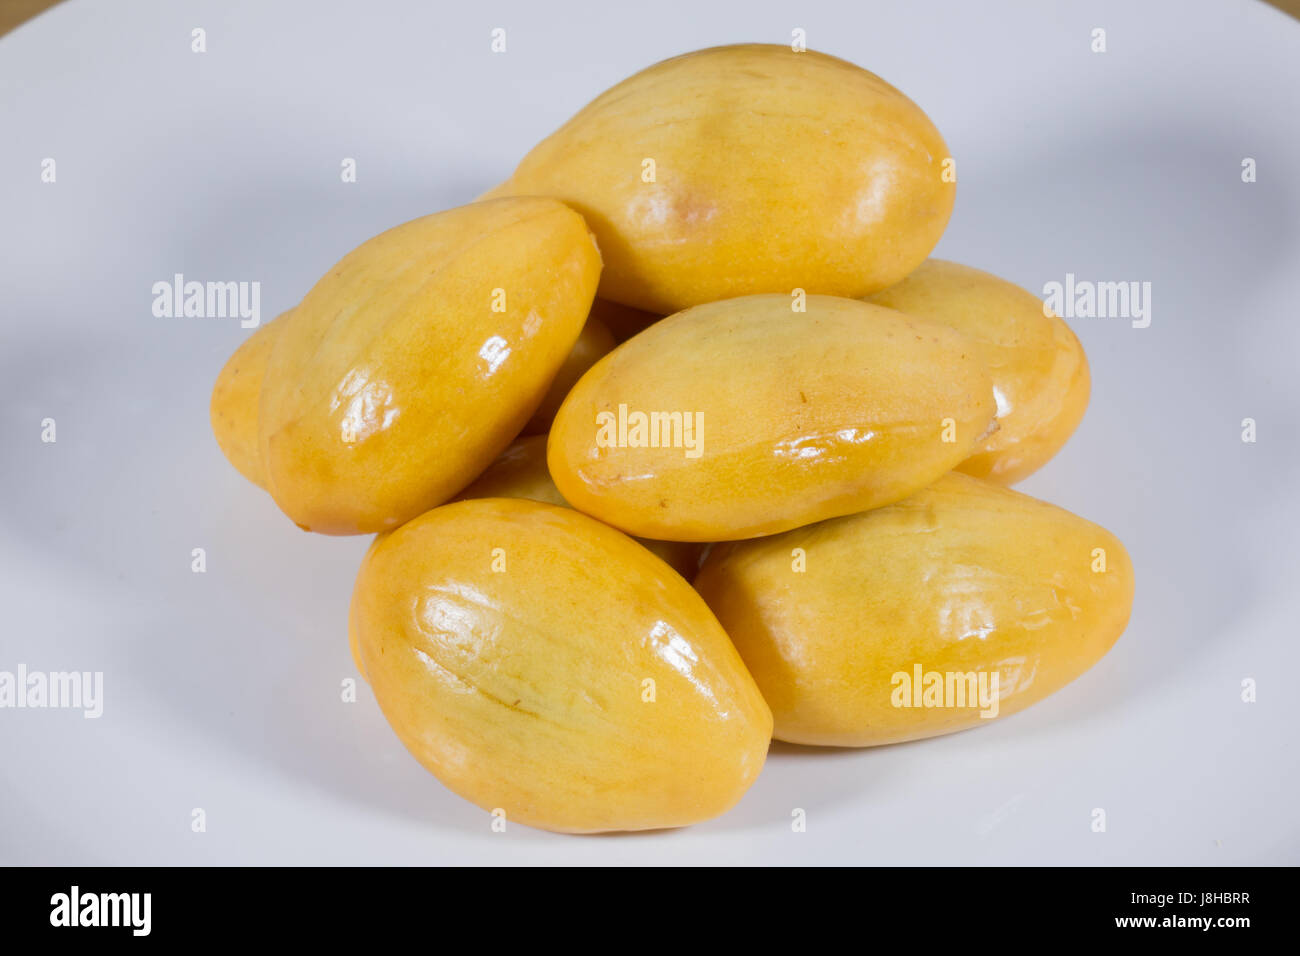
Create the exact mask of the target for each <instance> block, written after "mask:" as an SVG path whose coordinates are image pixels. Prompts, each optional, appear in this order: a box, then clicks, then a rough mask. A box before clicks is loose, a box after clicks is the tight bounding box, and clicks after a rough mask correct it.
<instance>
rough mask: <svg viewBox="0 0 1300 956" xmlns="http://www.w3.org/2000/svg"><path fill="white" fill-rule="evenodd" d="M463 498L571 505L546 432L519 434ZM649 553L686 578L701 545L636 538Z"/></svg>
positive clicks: (693, 568)
mask: <svg viewBox="0 0 1300 956" xmlns="http://www.w3.org/2000/svg"><path fill="white" fill-rule="evenodd" d="M457 497H458V498H459V499H464V498H530V499H532V500H533V501H544V502H546V504H549V505H559V506H560V507H562V508H568V507H570V505H569V503H568V502H567V501H565V500H564V496H563V495H562V494H560V489H558V488H556V487H555V482H554V481H552V480H551V473H550V472H549V471H547V470H546V436H545V435H530V436H529V437H527V438H520V439H518V440H517V441H515V442H514V443H513V444H512V445H511V446H510V447H509V448H507V449H506V450H505V451H503V452H502V453H501V457H500V458H498V459H497V460H496V461H494V462H493V463H492V464H491V465H490V466H489V467H488V469H487V471H485V472H483V474H481V475H479V476H478V478H477V479H475V481H474V483H473V484H472V485H470V486H469V487H468V488H466V489H465V490H464V491H462V492H461V493H460V494H459V495H458V496H457ZM636 540H637V541H639V542H640V543H641V544H643V545H644V546H645V547H646V548H648V549H649V550H650V551H651V552H652V553H654V554H656V555H658V556H659V557H660V558H661V559H662V560H663V561H664V562H665V563H666V564H667V565H668V566H669V567H671V568H672V569H673V570H674V571H676V572H677V573H678V574H680V575H682V576H683V577H684V578H686V579H687V580H690V579H691V578H693V577H694V576H695V572H696V571H698V570H699V560H700V551H701V550H702V548H701V546H700V545H698V544H692V543H690V542H688V541H652V540H648V539H645V538H637V539H636Z"/></svg>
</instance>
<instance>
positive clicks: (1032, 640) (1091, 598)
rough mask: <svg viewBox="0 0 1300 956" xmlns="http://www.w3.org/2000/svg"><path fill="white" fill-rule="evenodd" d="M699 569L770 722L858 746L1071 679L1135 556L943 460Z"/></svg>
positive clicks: (1108, 640)
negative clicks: (860, 504)
mask: <svg viewBox="0 0 1300 956" xmlns="http://www.w3.org/2000/svg"><path fill="white" fill-rule="evenodd" d="M695 586H696V588H697V589H698V590H699V592H700V594H701V595H703V597H704V599H705V600H706V601H708V603H709V606H710V607H711V608H713V611H714V613H715V614H717V615H718V619H719V620H720V621H721V622H722V626H723V627H724V628H726V630H727V633H728V634H730V635H731V638H732V640H733V641H734V642H735V644H736V647H737V649H738V650H739V651H740V654H741V656H742V657H743V658H744V660H745V663H746V665H747V666H748V667H749V669H750V672H751V673H752V674H753V675H754V679H755V680H756V681H757V682H758V686H759V688H760V689H761V690H762V691H763V696H764V697H765V698H766V700H767V702H768V704H769V705H771V707H772V712H773V715H774V716H775V719H776V731H775V733H776V736H777V737H778V738H779V739H781V740H787V741H791V742H793V743H801V744H820V745H827V746H842V747H865V746H874V745H876V744H890V743H896V742H898V741H903V740H914V739H916V738H920V737H931V736H934V735H936V734H945V733H951V732H952V731H956V730H964V729H966V728H969V727H975V726H979V725H980V724H982V723H985V722H987V720H988V719H991V717H992V716H1001V715H1006V714H1009V713H1014V712H1015V711H1018V710H1021V709H1023V708H1025V707H1028V706H1029V705H1030V704H1032V703H1035V702H1036V701H1039V700H1042V699H1043V698H1044V697H1046V696H1047V695H1048V694H1051V693H1052V692H1054V691H1056V690H1059V689H1060V688H1061V687H1063V686H1065V685H1066V684H1068V683H1069V682H1070V681H1072V680H1074V679H1075V678H1076V677H1078V676H1079V675H1080V674H1082V673H1083V672H1084V671H1086V670H1087V669H1088V668H1090V667H1091V666H1092V665H1093V664H1095V663H1096V662H1097V661H1098V660H1100V659H1101V657H1102V655H1104V654H1105V653H1106V651H1108V650H1109V649H1110V647H1111V645H1112V644H1114V643H1115V641H1116V640H1117V639H1118V638H1119V636H1120V634H1121V633H1123V631H1124V627H1125V625H1126V624H1127V623H1128V617H1129V611H1130V608H1131V606H1132V603H1133V566H1132V564H1131V563H1130V561H1129V557H1128V554H1127V553H1126V552H1125V551H1124V546H1123V545H1122V544H1120V542H1119V540H1118V539H1116V538H1115V536H1114V535H1112V534H1111V533H1110V532H1108V531H1106V530H1105V529H1103V528H1099V527H1098V526H1097V525H1095V524H1092V523H1091V522H1088V521H1084V520H1083V519H1082V518H1078V517H1076V516H1075V515H1072V514H1070V513H1069V512H1068V511H1064V510H1062V509H1060V508H1056V507H1054V506H1052V505H1049V504H1047V503H1045V502H1042V501H1038V500H1036V499H1034V498H1030V497H1028V496H1026V495H1022V494H1019V493H1017V492H1014V491H1010V490H1009V489H1006V488H1003V487H1001V486H999V485H994V484H991V483H989V482H985V481H981V480H979V479H977V478H971V477H968V476H966V475H960V474H951V475H947V476H945V477H943V478H941V479H940V480H939V481H937V482H935V483H934V484H933V485H931V486H930V487H929V488H927V489H925V490H924V491H921V492H919V493H917V494H915V495H912V496H911V497H910V498H907V499H906V500H904V501H901V502H899V503H898V504H895V505H891V506H890V507H888V508H881V509H879V510H876V511H869V512H865V513H863V514H857V515H851V516H849V517H845V518H837V519H834V520H831V521H825V522H822V523H820V524H815V525H811V526H809V527H806V528H799V529H798V530H795V531H790V532H787V533H785V534H781V535H776V536H774V537H770V538H762V539H759V540H755V541H743V542H738V543H733V544H725V545H718V546H715V547H714V548H713V550H712V552H711V553H710V554H709V557H708V558H707V559H706V560H705V562H704V567H703V568H702V569H701V571H700V574H699V576H698V578H697V579H696V581H695ZM931 675H940V678H939V679H940V680H941V681H942V688H941V690H938V691H936V690H935V685H934V684H933V682H934V680H935V678H934V677H932V676H931ZM958 675H960V676H958ZM967 675H970V676H967ZM918 676H919V680H918ZM995 681H996V683H995ZM950 682H951V683H950ZM972 684H973V685H974V686H973V687H972ZM927 688H928V689H927ZM980 690H983V691H984V692H985V696H984V697H983V698H981V697H980V696H979V693H978V691H980ZM962 693H964V694H965V695H966V696H965V698H964V700H963V698H962V697H961V696H960V695H961V694H962ZM927 695H928V696H927ZM963 705H964V706H963ZM985 713H988V714H990V717H989V718H986V717H984V716H982V715H983V714H985Z"/></svg>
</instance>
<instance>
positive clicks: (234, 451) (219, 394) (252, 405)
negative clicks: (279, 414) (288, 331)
mask: <svg viewBox="0 0 1300 956" xmlns="http://www.w3.org/2000/svg"><path fill="white" fill-rule="evenodd" d="M286 314H287V313H281V314H280V315H278V316H276V317H275V318H274V319H272V320H271V321H270V322H267V323H266V324H265V325H263V326H262V327H261V328H259V329H257V330H256V331H255V332H253V334H252V335H250V336H249V337H248V338H246V339H244V342H243V344H242V345H240V346H239V348H237V349H235V353H234V354H233V355H231V356H230V358H229V360H227V362H226V364H225V366H224V367H223V368H222V369H221V372H220V373H219V374H218V375H217V381H216V384H215V385H213V386H212V400H211V402H210V403H209V405H208V415H209V418H210V419H211V422H212V434H213V435H214V436H215V437H216V439H217V445H218V446H219V447H220V448H221V452H222V454H224V455H225V456H226V460H227V461H229V462H230V463H231V464H232V465H234V466H235V468H236V470H238V472H239V473H240V474H241V475H243V476H244V477H245V478H247V479H248V480H249V481H251V482H252V483H253V484H255V485H257V486H258V487H259V488H265V487H266V476H265V474H264V473H263V470H262V454H261V449H259V448H258V444H257V406H258V401H259V399H260V398H261V394H262V377H263V375H265V374H266V363H267V361H268V359H269V358H270V356H271V347H272V346H273V345H274V344H275V337H276V335H277V333H278V332H279V330H280V329H281V328H283V327H284V321H283V320H284V316H285V315H286Z"/></svg>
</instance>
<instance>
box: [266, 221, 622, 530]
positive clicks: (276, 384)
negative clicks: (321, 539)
mask: <svg viewBox="0 0 1300 956" xmlns="http://www.w3.org/2000/svg"><path fill="white" fill-rule="evenodd" d="M599 275H600V255H599V253H598V252H597V250H596V246H595V244H594V241H593V239H592V236H591V234H590V233H589V232H588V231H587V227H586V224H585V223H584V222H583V220H582V217H581V216H579V215H578V214H577V213H575V212H574V211H573V210H571V209H569V208H568V207H567V206H565V205H563V204H562V203H559V202H557V201H555V200H552V199H536V198H521V199H497V200H492V201H489V202H481V203H473V204H471V205H468V206H462V207H460V208H458V209H452V210H449V211H447V212H442V213H438V214H436V215H432V216H425V217H424V218H422V219H416V220H414V221H412V222H408V223H406V224H405V225H401V226H398V227H397V228H395V229H390V230H389V231H388V232H385V233H383V234H382V235H380V236H376V237H375V238H374V239H371V240H370V241H368V242H366V243H364V244H362V245H361V246H359V247H358V248H357V249H355V250H353V251H352V252H350V253H348V255H347V256H345V257H344V258H343V259H342V260H341V261H340V262H339V263H338V264H337V265H335V266H334V267H333V268H331V269H330V271H329V272H328V273H327V274H326V275H325V277H324V278H322V279H321V280H320V281H319V282H318V283H316V285H315V287H314V288H312V290H311V291H310V292H308V293H307V295H306V297H305V298H304V299H303V300H302V302H301V303H300V304H299V305H298V306H297V307H295V308H294V309H293V310H292V311H291V312H290V313H289V314H288V315H287V316H286V317H285V318H284V320H283V322H282V323H277V324H282V325H283V328H281V329H279V330H278V332H277V333H276V335H275V336H274V340H275V341H274V345H273V347H272V349H271V354H270V357H269V360H268V362H267V366H266V373H265V378H264V379H263V383H262V389H261V407H260V411H259V415H258V445H259V450H260V452H261V462H262V468H263V473H264V475H265V479H266V487H267V489H268V490H269V491H270V492H271V495H272V497H274V498H275V501H276V504H278V505H279V506H280V508H281V510H283V511H284V512H285V513H286V514H287V515H288V516H289V517H290V518H292V519H293V520H294V521H295V522H296V523H297V524H299V525H300V526H301V527H303V528H305V529H307V530H310V531H320V532H324V533H327V534H363V533H368V532H375V531H383V530H386V529H390V528H393V527H396V526H397V525H399V524H401V523H402V522H404V521H407V520H410V519H411V518H414V517H415V516H417V515H419V514H421V513H422V512H424V511H427V510H428V509H429V508H431V507H433V506H435V505H438V504H440V503H442V502H444V501H446V500H447V499H448V498H450V497H451V496H452V495H454V494H455V493H456V492H457V491H459V490H460V489H461V488H463V487H464V486H465V485H467V484H469V482H470V481H472V480H473V479H474V477H475V476H477V475H478V474H479V472H481V471H482V470H483V469H484V468H486V467H487V466H488V465H489V464H490V463H491V462H492V459H493V458H495V457H496V456H497V455H498V454H500V452H501V451H502V450H503V449H504V448H505V447H506V445H508V444H509V443H510V441H511V439H513V438H514V437H515V435H517V434H518V433H519V431H520V429H522V428H523V426H524V424H525V423H526V422H527V421H528V419H529V417H530V416H531V415H532V414H533V412H534V411H535V410H536V409H537V407H538V405H539V404H540V403H541V401H542V398H543V397H544V395H545V394H546V390H547V388H548V387H549V385H550V383H551V381H552V380H553V379H554V378H555V375H556V373H557V372H558V370H559V369H560V366H561V364H562V363H563V362H564V359H565V357H566V356H567V355H568V354H569V350H570V349H571V348H572V347H573V344H574V342H575V341H576V340H577V338H578V335H579V333H580V332H581V331H582V326H583V323H584V321H585V320H586V317H587V312H588V310H589V308H590V306H591V302H592V298H593V297H594V295H595V290H596V284H597V281H598V278H599Z"/></svg>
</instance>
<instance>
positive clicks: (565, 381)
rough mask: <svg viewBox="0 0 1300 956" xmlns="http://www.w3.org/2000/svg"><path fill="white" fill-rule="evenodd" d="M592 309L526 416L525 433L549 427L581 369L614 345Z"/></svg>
mask: <svg viewBox="0 0 1300 956" xmlns="http://www.w3.org/2000/svg"><path fill="white" fill-rule="evenodd" d="M592 313H593V314H591V315H588V316H587V324H586V325H584V326H583V327H582V334H580V335H579V336H578V341H576V342H574V343H573V348H572V349H570V350H569V354H568V356H566V357H565V359H564V362H563V364H561V365H560V370H559V371H558V372H556V373H555V378H553V379H552V380H551V385H550V388H548V389H547V390H546V397H545V398H543V399H542V404H541V405H539V406H537V411H535V412H533V417H532V418H530V419H528V424H527V425H525V426H524V434H525V435H541V434H545V433H546V432H547V431H549V430H550V428H551V421H552V419H554V418H555V413H556V412H557V411H559V410H560V405H561V404H563V402H564V399H565V396H567V395H568V394H569V389H571V388H573V385H574V383H575V382H577V381H578V379H580V378H582V373H583V372H585V371H587V369H589V368H591V367H592V366H593V365H595V364H596V360H597V359H598V358H600V357H601V356H602V355H605V354H607V353H608V352H609V351H610V350H611V349H612V348H613V347H614V336H613V334H611V333H610V331H609V329H607V328H605V324H604V323H603V322H601V321H600V319H598V318H596V316H595V314H594V313H595V309H594V307H593V309H592Z"/></svg>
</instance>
